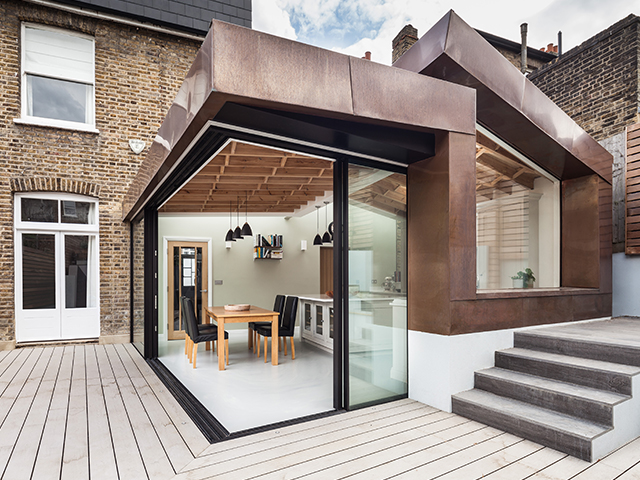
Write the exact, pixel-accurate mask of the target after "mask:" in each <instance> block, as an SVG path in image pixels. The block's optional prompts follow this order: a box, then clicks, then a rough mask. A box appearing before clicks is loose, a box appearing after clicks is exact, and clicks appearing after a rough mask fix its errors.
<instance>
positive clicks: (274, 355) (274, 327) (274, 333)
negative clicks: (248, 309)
mask: <svg viewBox="0 0 640 480" xmlns="http://www.w3.org/2000/svg"><path fill="white" fill-rule="evenodd" d="M278 318H279V316H278V315H274V316H273V319H272V320H271V365H278V345H279V344H280V340H279V339H278Z"/></svg>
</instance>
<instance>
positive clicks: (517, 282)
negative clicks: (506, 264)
mask: <svg viewBox="0 0 640 480" xmlns="http://www.w3.org/2000/svg"><path fill="white" fill-rule="evenodd" d="M511 281H512V282H513V288H524V279H522V278H512V279H511Z"/></svg>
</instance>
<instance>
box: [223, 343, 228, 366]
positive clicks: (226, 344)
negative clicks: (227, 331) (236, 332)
mask: <svg viewBox="0 0 640 480" xmlns="http://www.w3.org/2000/svg"><path fill="white" fill-rule="evenodd" d="M224 349H225V350H226V351H227V365H229V339H228V338H226V339H225V340H224Z"/></svg>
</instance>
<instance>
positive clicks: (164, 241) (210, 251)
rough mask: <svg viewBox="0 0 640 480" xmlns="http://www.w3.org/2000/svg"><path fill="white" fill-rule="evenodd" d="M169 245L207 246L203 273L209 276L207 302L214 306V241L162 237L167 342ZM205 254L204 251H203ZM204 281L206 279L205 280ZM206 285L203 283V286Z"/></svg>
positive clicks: (164, 332) (163, 302)
mask: <svg viewBox="0 0 640 480" xmlns="http://www.w3.org/2000/svg"><path fill="white" fill-rule="evenodd" d="M169 243H178V244H180V245H187V244H190V243H191V244H198V245H202V246H204V244H206V255H207V268H206V270H205V269H203V272H205V271H206V275H207V282H206V286H207V287H206V288H207V296H206V298H207V302H208V305H213V244H212V239H211V238H209V237H175V236H165V237H162V267H163V269H162V271H163V275H162V294H163V301H162V305H163V307H164V311H163V315H162V318H161V319H160V322H163V323H162V324H163V325H164V326H165V328H163V333H162V334H161V335H162V337H163V339H164V340H165V341H168V339H169ZM203 252H204V250H203ZM171 269H172V270H173V264H171ZM203 280H204V279H203ZM204 284H205V283H204V282H203V285H204Z"/></svg>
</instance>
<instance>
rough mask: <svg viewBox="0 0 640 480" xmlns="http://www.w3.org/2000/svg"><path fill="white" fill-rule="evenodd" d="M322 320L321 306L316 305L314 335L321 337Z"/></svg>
mask: <svg viewBox="0 0 640 480" xmlns="http://www.w3.org/2000/svg"><path fill="white" fill-rule="evenodd" d="M323 321H324V318H322V306H320V305H316V333H317V334H318V335H320V336H322V330H323V328H322V327H323V324H322V322H323Z"/></svg>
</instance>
